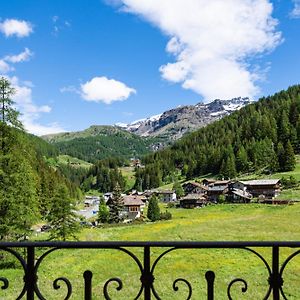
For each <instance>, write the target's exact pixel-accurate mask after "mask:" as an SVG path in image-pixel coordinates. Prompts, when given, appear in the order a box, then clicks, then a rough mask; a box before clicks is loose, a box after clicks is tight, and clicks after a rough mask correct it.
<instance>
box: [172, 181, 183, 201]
mask: <svg viewBox="0 0 300 300" xmlns="http://www.w3.org/2000/svg"><path fill="white" fill-rule="evenodd" d="M173 190H174V191H175V193H176V196H177V197H179V198H180V197H182V196H184V190H183V188H182V186H181V184H180V183H179V181H178V180H176V181H175V182H174V184H173Z"/></svg>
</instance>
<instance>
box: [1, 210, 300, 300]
mask: <svg viewBox="0 0 300 300" xmlns="http://www.w3.org/2000/svg"><path fill="white" fill-rule="evenodd" d="M169 211H170V212H171V213H172V215H173V219H172V220H169V221H160V222H156V223H142V224H136V225H132V224H131V225H122V226H115V227H103V228H91V229H88V228H86V229H84V230H83V231H82V232H81V233H80V236H79V239H80V240H87V241H299V240H300V226H299V215H300V204H294V205H289V206H271V205H259V204H248V205H244V204H242V205H239V204H236V205H232V204H224V205H212V206H208V207H205V208H201V209H194V210H184V209H175V208H173V209H169ZM46 238H47V235H46V234H41V235H39V236H38V239H46ZM164 250H165V249H162V248H156V249H152V251H151V259H152V263H153V262H154V260H155V258H157V257H158V256H159V255H160V254H161V253H162V252H163V251H164ZM255 250H256V251H258V252H259V253H260V254H262V255H263V256H264V257H265V258H266V260H267V261H268V263H269V264H271V250H270V249H263V248H257V249H255ZM130 251H132V252H133V253H134V254H135V255H136V256H137V257H138V258H139V259H140V260H141V262H143V258H142V255H143V251H142V249H139V248H134V249H130ZM294 251H296V250H295V249H283V250H282V251H281V252H280V259H281V261H283V260H284V259H285V258H286V257H287V256H288V255H289V254H291V253H293V252H294ZM41 253H42V250H38V253H37V254H38V255H41ZM85 270H91V271H92V272H93V274H94V276H93V299H104V297H103V287H104V284H105V282H106V281H107V280H108V279H110V278H113V277H118V278H120V279H121V280H122V282H123V288H122V289H121V290H120V291H117V290H116V287H117V284H116V283H111V284H110V285H109V294H110V296H111V298H112V299H122V300H124V299H133V298H134V297H135V296H136V295H137V293H138V291H139V287H140V283H139V282H140V281H139V278H140V273H139V270H138V267H137V265H136V264H135V262H134V261H133V260H132V259H131V258H130V257H129V256H128V255H127V254H125V253H122V252H121V251H118V250H84V249H76V250H58V251H56V252H53V253H52V254H50V255H49V256H48V257H47V258H46V259H45V260H44V262H43V263H42V264H41V266H40V269H39V273H38V278H39V286H40V289H41V292H42V293H43V295H44V297H45V298H46V299H64V296H65V295H66V288H65V284H64V283H63V282H62V283H61V288H60V289H59V290H55V289H53V287H52V284H53V281H54V280H55V279H56V278H58V277H67V278H68V279H69V280H70V281H71V283H72V286H73V296H72V297H71V299H83V290H84V289H83V272H84V271H85ZM207 270H212V271H214V272H215V273H216V279H215V296H216V299H227V287H228V285H229V283H230V282H231V281H232V280H233V279H235V278H243V279H244V280H246V281H247V283H248V289H247V291H246V292H245V293H243V292H242V290H241V288H242V287H243V284H241V283H236V284H234V285H233V287H232V298H233V299H262V298H263V296H264V295H265V293H266V292H267V290H268V284H267V280H268V272H267V270H266V268H265V267H264V265H263V263H262V261H261V260H259V259H258V258H257V257H256V256H255V255H254V254H252V253H250V252H248V251H246V250H242V249H234V250H222V249H215V250H214V249H203V250H202V249H194V250H193V249H188V250H175V251H173V252H170V253H169V254H167V255H166V256H165V257H164V258H162V259H161V260H160V262H159V263H158V264H157V266H156V269H155V271H154V276H155V282H154V286H155V289H156V291H157V292H158V294H159V295H160V298H161V299H186V297H187V294H188V289H187V286H186V285H185V284H184V283H182V282H181V283H180V282H179V283H178V287H179V289H178V291H174V290H173V288H172V285H173V282H174V281H175V280H176V279H177V278H184V279H186V280H188V281H189V282H190V284H191V285H192V287H193V294H192V299H206V297H207V295H206V281H205V272H206V271H207ZM299 274H300V257H299V258H298V257H296V258H295V259H294V260H292V261H291V263H290V264H289V265H288V266H287V268H286V270H285V273H284V291H285V293H286V296H287V298H288V299H300V286H299V279H300V278H299V276H300V275H299ZM2 276H6V277H8V278H9V280H10V284H11V285H10V288H9V289H8V291H1V294H0V299H15V298H16V293H17V291H18V290H19V289H20V281H22V272H21V270H19V269H7V270H5V271H2V273H1V274H0V277H2Z"/></svg>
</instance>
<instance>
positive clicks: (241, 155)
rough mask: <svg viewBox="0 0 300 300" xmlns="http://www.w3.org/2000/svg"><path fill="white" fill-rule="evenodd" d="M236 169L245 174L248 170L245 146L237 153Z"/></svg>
mask: <svg viewBox="0 0 300 300" xmlns="http://www.w3.org/2000/svg"><path fill="white" fill-rule="evenodd" d="M236 168H237V171H238V172H245V171H247V169H248V155H247V151H246V150H245V148H244V147H243V146H241V147H240V149H239V150H238V152H237V156H236Z"/></svg>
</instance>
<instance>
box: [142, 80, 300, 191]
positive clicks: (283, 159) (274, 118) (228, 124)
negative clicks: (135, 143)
mask: <svg viewBox="0 0 300 300" xmlns="http://www.w3.org/2000/svg"><path fill="white" fill-rule="evenodd" d="M299 113H300V85H295V86H292V87H290V88H288V89H287V90H286V91H281V92H279V93H276V94H275V95H273V96H269V97H263V98H261V99H260V100H259V101H257V102H256V103H254V104H251V105H248V106H246V107H244V108H242V109H241V110H240V111H237V112H234V113H233V114H232V115H230V116H227V117H225V118H223V119H222V120H220V121H217V122H215V123H213V124H211V125H208V126H207V127H205V128H202V129H200V130H198V131H196V132H194V133H192V134H189V135H188V136H185V137H184V138H182V139H181V140H180V141H178V142H177V143H175V144H174V145H173V146H171V147H170V148H168V149H165V150H162V151H159V152H156V153H153V154H151V155H148V156H147V157H145V159H144V163H145V164H146V167H145V168H144V169H139V170H138V171H137V174H136V175H137V181H136V187H142V188H144V189H145V188H151V187H157V186H159V185H160V184H162V183H167V182H169V181H170V179H171V178H173V177H174V176H176V174H178V172H179V173H181V175H183V176H186V178H187V179H189V178H193V177H196V176H200V175H203V174H206V173H212V174H216V175H219V176H220V177H224V178H234V177H235V176H237V174H238V173H239V174H243V173H247V172H256V171H260V172H265V173H270V172H274V171H288V170H292V169H293V168H294V166H295V155H294V154H295V153H299V152H300V118H299Z"/></svg>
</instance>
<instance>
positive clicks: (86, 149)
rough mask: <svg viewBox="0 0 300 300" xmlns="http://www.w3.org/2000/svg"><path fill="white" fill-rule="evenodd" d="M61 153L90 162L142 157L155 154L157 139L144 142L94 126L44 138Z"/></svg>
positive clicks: (143, 140)
mask: <svg viewBox="0 0 300 300" xmlns="http://www.w3.org/2000/svg"><path fill="white" fill-rule="evenodd" d="M43 138H44V139H45V140H47V141H49V142H50V143H52V144H53V145H54V146H55V147H57V149H58V150H59V152H60V153H62V154H68V155H71V156H73V157H77V158H80V159H82V160H85V161H88V162H92V163H94V162H96V161H97V160H100V159H105V158H109V157H122V158H125V159H130V158H131V157H141V156H143V155H145V154H148V153H150V152H151V151H152V149H151V145H152V144H153V143H154V142H155V139H153V138H148V139H145V138H141V137H139V136H137V135H135V134H132V133H129V132H126V131H124V130H121V129H120V128H118V127H114V126H91V127H90V128H88V129H86V130H84V131H80V132H70V133H68V132H67V133H61V134H57V135H49V136H44V137H43Z"/></svg>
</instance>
